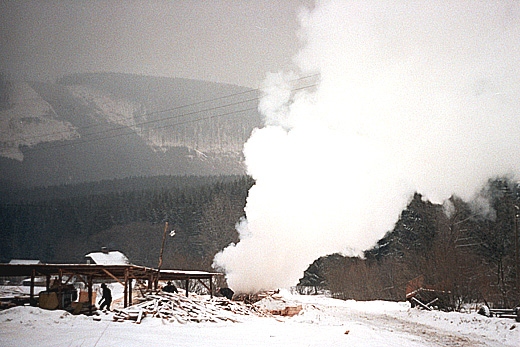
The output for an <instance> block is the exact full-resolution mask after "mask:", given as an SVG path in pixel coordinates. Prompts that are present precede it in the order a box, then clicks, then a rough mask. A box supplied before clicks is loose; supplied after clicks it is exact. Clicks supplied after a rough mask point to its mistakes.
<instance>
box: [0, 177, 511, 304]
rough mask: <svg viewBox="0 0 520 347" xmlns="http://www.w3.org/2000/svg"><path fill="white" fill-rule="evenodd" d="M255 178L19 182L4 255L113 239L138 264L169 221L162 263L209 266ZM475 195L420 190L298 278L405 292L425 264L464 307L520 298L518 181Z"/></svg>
mask: <svg viewBox="0 0 520 347" xmlns="http://www.w3.org/2000/svg"><path fill="white" fill-rule="evenodd" d="M252 184H253V180H252V179H251V178H250V177H247V176H212V177H199V176H180V177H176V176H164V177H148V178H128V179H124V180H111V181H103V182H97V183H86V184H81V185H72V186H57V187H49V188H37V189H32V190H24V191H18V194H14V195H10V196H7V195H5V196H4V197H3V198H2V200H1V205H0V228H1V229H0V237H1V239H2V242H1V243H0V261H1V262H7V261H9V260H10V259H12V258H31V259H40V260H42V261H44V262H83V261H84V255H85V254H87V253H89V252H91V251H96V250H99V249H101V247H102V246H106V247H108V248H110V249H117V250H120V251H122V252H123V253H125V254H126V255H127V256H128V257H129V258H130V260H131V261H132V262H133V263H135V264H140V265H147V266H157V263H158V258H159V251H160V247H161V241H162V235H163V231H164V226H165V222H168V223H169V228H168V231H170V230H175V233H176V235H175V236H174V237H173V238H171V237H168V238H167V240H166V245H165V251H164V266H165V267H170V268H180V269H199V270H200V269H205V270H211V263H212V261H213V257H214V255H215V254H216V253H217V252H218V251H220V250H222V249H223V248H224V247H225V246H227V245H229V244H230V243H231V242H237V241H238V234H237V232H236V230H235V224H236V223H237V222H238V221H239V220H240V218H241V217H242V216H243V214H244V206H245V203H246V197H247V193H248V190H249V188H250V187H251V186H252ZM22 197H23V198H22ZM477 200H480V203H479V204H477V203H476V202H472V203H466V202H464V201H462V200H460V199H458V198H457V197H452V198H451V199H450V200H449V201H448V202H446V203H445V204H444V205H436V204H432V203H430V202H429V201H425V200H423V198H422V196H421V195H419V194H416V195H415V196H414V197H413V198H412V199H411V201H410V203H409V205H408V207H407V208H406V209H405V210H404V211H402V213H401V216H400V218H399V220H398V221H397V223H396V224H395V227H394V228H393V230H391V231H389V232H388V234H387V235H386V236H385V237H384V238H383V239H381V240H380V241H379V242H378V244H377V245H376V246H375V247H374V248H373V249H371V250H369V251H367V252H365V258H364V259H360V258H348V257H344V256H341V255H338V254H334V255H329V256H326V257H322V258H319V259H317V260H316V261H315V262H314V263H313V264H311V265H310V266H309V268H308V269H307V271H306V272H305V276H304V277H303V278H302V279H301V281H300V286H299V288H300V289H302V290H306V291H307V292H313V291H314V289H316V290H318V289H319V290H322V289H327V290H330V291H331V292H332V294H333V295H334V296H335V297H338V298H343V299H357V300H371V299H386V300H404V296H405V288H406V284H407V283H408V282H409V281H410V280H412V279H414V278H417V277H419V276H423V277H424V283H425V284H427V285H430V286H433V287H435V288H438V289H441V290H445V291H448V292H449V293H450V296H451V300H452V302H453V304H454V308H457V306H458V305H460V304H462V303H464V302H475V301H479V302H482V301H483V300H485V301H487V302H490V303H495V305H497V306H505V307H509V306H513V305H517V304H518V303H519V299H520V298H519V296H518V291H516V290H515V286H518V284H517V283H516V281H518V278H517V275H516V274H517V271H518V268H517V266H518V265H517V263H516V261H517V260H518V258H517V257H518V254H517V253H516V252H517V248H516V247H518V245H517V244H515V236H516V237H517V235H518V227H519V225H518V222H519V220H518V219H519V212H520V189H519V186H518V185H517V184H515V183H512V182H510V181H508V180H495V181H491V182H490V183H489V185H488V186H487V187H486V188H485V189H483V190H482V193H481V196H480V199H477ZM477 200H476V201H477ZM484 207H486V208H487V209H483V208H484ZM266 261H269V260H268V259H266ZM309 288H310V290H309Z"/></svg>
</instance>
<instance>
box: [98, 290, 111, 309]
mask: <svg viewBox="0 0 520 347" xmlns="http://www.w3.org/2000/svg"><path fill="white" fill-rule="evenodd" d="M101 290H102V291H103V295H102V297H101V300H99V302H98V305H100V306H99V309H100V310H103V309H104V308H105V307H106V308H107V310H109V311H110V305H111V304H112V291H111V290H110V289H109V288H108V287H107V285H106V284H104V283H102V284H101Z"/></svg>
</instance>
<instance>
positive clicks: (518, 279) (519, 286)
mask: <svg viewBox="0 0 520 347" xmlns="http://www.w3.org/2000/svg"><path fill="white" fill-rule="evenodd" d="M514 207H515V287H516V291H517V293H518V292H519V291H520V274H519V273H518V272H519V266H518V213H519V210H520V207H518V206H516V205H514Z"/></svg>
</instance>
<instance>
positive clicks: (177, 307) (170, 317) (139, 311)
mask: <svg viewBox="0 0 520 347" xmlns="http://www.w3.org/2000/svg"><path fill="white" fill-rule="evenodd" d="M250 314H258V315H261V313H260V312H259V311H258V310H257V309H256V308H255V307H253V306H252V305H247V304H244V303H242V302H237V301H230V300H228V299H226V298H213V299H211V300H208V299H207V298H204V297H200V296H198V295H195V294H192V295H190V297H189V298H187V297H185V296H184V295H182V294H176V293H166V292H160V293H157V294H150V295H147V296H146V297H145V298H143V301H142V302H141V303H138V304H136V305H133V306H130V307H127V308H125V309H116V310H115V314H114V320H115V321H118V322H122V321H124V320H133V321H135V322H136V323H137V324H139V323H141V321H142V319H143V318H144V317H156V318H160V319H162V321H163V322H170V323H181V324H186V323H188V322H197V323H201V322H224V321H230V322H238V320H237V315H250Z"/></svg>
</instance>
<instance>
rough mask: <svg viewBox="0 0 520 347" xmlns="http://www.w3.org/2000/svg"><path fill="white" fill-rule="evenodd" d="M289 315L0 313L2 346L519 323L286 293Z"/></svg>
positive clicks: (499, 338)
mask: <svg viewBox="0 0 520 347" xmlns="http://www.w3.org/2000/svg"><path fill="white" fill-rule="evenodd" d="M283 295H284V299H286V300H288V301H290V302H291V303H300V304H302V306H303V310H302V311H301V312H300V314H298V315H296V316H294V317H281V316H272V317H260V316H256V315H247V316H246V315H236V319H237V320H239V322H238V323H231V322H222V323H209V322H208V323H191V322H190V323H187V324H180V323H172V322H168V321H162V320H161V319H159V318H151V317H146V318H145V319H143V321H142V322H141V324H136V323H135V322H132V321H124V322H114V321H112V313H108V314H101V320H100V321H95V320H94V319H93V318H92V317H87V316H81V315H80V316H73V315H71V314H69V313H66V312H64V311H47V310H42V309H39V308H36V307H15V308H12V309H9V310H5V311H1V312H0V346H2V347H8V346H13V347H20V346H42V347H45V346H64V347H65V346H66V347H71V346H82V347H90V346H99V347H101V346H114V347H120V346H127V347H131V346H190V347H192V346H212V347H218V346H227V347H229V346H298V347H302V346H324V347H325V346H327V347H330V346H365V347H366V346H368V347H370V346H399V347H407V346H491V347H493V346H496V347H499V346H500V347H502V346H511V347H518V346H520V323H517V322H515V321H514V320H513V319H499V318H487V317H484V316H481V315H478V314H476V313H455V312H451V313H446V312H439V311H423V310H418V309H415V308H410V307H409V305H408V304H407V303H395V302H385V301H372V302H357V301H341V300H335V299H330V298H325V297H321V296H299V295H290V294H288V293H284V294H283Z"/></svg>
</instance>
